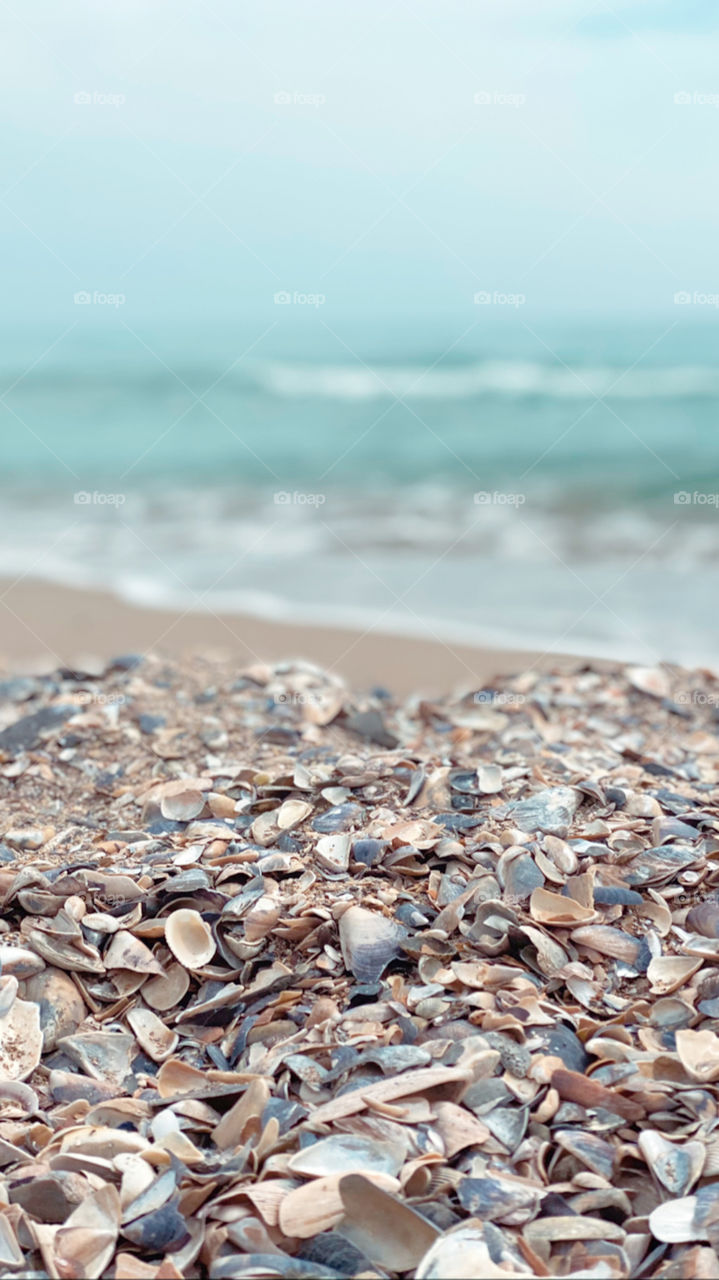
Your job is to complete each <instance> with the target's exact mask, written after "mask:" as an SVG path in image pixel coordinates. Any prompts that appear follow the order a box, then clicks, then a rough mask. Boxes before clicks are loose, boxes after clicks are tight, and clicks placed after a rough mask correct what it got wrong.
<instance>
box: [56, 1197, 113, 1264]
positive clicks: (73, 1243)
mask: <svg viewBox="0 0 719 1280" xmlns="http://www.w3.org/2000/svg"><path fill="white" fill-rule="evenodd" d="M119 1218H120V1198H119V1195H118V1192H117V1188H116V1187H114V1186H112V1185H110V1184H108V1185H106V1186H104V1187H102V1189H101V1190H100V1191H95V1192H93V1193H92V1194H91V1195H89V1196H88V1197H87V1198H86V1199H85V1200H83V1201H82V1203H81V1204H79V1205H78V1207H77V1208H76V1209H74V1210H73V1212H72V1213H71V1214H70V1216H69V1218H66V1219H65V1222H64V1223H63V1224H62V1226H60V1227H57V1228H56V1231H55V1235H54V1264H55V1266H56V1268H57V1274H58V1275H61V1276H83V1277H87V1280H100V1277H101V1276H104V1275H105V1274H106V1273H107V1269H108V1266H109V1264H110V1262H111V1260H112V1256H113V1254H114V1252H115V1245H116V1242H117V1232H118V1224H119Z"/></svg>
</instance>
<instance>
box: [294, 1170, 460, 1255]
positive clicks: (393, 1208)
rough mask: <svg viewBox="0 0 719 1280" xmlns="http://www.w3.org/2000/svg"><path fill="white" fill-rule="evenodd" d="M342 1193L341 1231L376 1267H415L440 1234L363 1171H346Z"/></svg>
mask: <svg viewBox="0 0 719 1280" xmlns="http://www.w3.org/2000/svg"><path fill="white" fill-rule="evenodd" d="M311 1185H315V1184H311ZM339 1193H340V1196H341V1203H342V1206H343V1208H344V1218H343V1219H342V1235H343V1236H344V1237H345V1239H347V1240H349V1241H350V1243H351V1244H353V1245H354V1246H355V1248H357V1249H360V1250H361V1252H362V1253H363V1254H365V1256H366V1257H368V1258H369V1259H370V1261H371V1262H372V1263H373V1264H374V1265H375V1266H376V1267H382V1268H385V1269H386V1270H387V1271H393V1272H397V1271H409V1270H411V1269H413V1268H414V1267H416V1266H417V1265H418V1264H419V1263H420V1262H421V1260H422V1258H423V1256H424V1254H425V1253H426V1252H427V1250H428V1249H429V1248H430V1246H431V1245H432V1244H433V1243H434V1241H435V1240H436V1239H437V1236H438V1235H439V1232H438V1230H437V1228H436V1227H435V1226H434V1225H433V1224H432V1223H431V1222H429V1221H428V1220H427V1219H426V1218H424V1217H422V1215H421V1214H419V1213H417V1212H416V1211H415V1210H414V1209H411V1208H410V1207H409V1205H407V1204H405V1203H403V1201H401V1200H399V1199H397V1198H396V1197H395V1196H392V1195H389V1194H388V1192H387V1191H386V1190H384V1189H383V1188H382V1187H381V1186H379V1185H375V1184H374V1182H370V1180H369V1178H367V1177H366V1176H365V1175H363V1174H359V1173H350V1174H346V1175H345V1176H344V1177H343V1178H341V1179H340V1182H339Z"/></svg>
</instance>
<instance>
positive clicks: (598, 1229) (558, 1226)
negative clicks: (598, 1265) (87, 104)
mask: <svg viewBox="0 0 719 1280" xmlns="http://www.w3.org/2000/svg"><path fill="white" fill-rule="evenodd" d="M522 1234H523V1235H524V1237H525V1239H526V1240H528V1241H529V1243H530V1244H532V1245H533V1244H535V1243H536V1244H539V1243H540V1242H545V1241H546V1242H549V1243H553V1242H554V1241H555V1240H624V1237H625V1235H626V1232H625V1231H624V1230H623V1229H622V1227H620V1226H618V1225H617V1223H616V1222H610V1221H609V1220H608V1219H606V1218H583V1217H581V1216H580V1215H579V1214H575V1215H574V1217H571V1218H570V1217H563V1216H559V1215H558V1216H557V1217H551V1218H535V1220H534V1222H528V1223H527V1225H526V1227H525V1228H524V1230H523V1233H522Z"/></svg>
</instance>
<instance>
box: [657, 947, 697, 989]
mask: <svg viewBox="0 0 719 1280" xmlns="http://www.w3.org/2000/svg"><path fill="white" fill-rule="evenodd" d="M701 967H702V961H701V960H692V958H691V957H690V956H654V958H653V959H652V960H651V961H650V963H649V967H648V968H647V978H648V979H649V981H650V983H651V990H652V993H653V994H655V995H660V996H666V995H670V994H671V993H672V992H673V991H678V990H679V988H680V987H683V986H684V984H685V982H688V981H689V979H690V978H691V977H692V975H693V974H695V973H696V972H697V970H699V969H701Z"/></svg>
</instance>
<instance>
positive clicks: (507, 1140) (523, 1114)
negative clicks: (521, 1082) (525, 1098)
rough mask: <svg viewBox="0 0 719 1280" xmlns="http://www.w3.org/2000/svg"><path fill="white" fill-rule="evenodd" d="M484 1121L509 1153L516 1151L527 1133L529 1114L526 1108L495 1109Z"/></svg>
mask: <svg viewBox="0 0 719 1280" xmlns="http://www.w3.org/2000/svg"><path fill="white" fill-rule="evenodd" d="M482 1120H483V1122H484V1124H486V1126H487V1128H488V1129H489V1131H490V1133H491V1134H492V1135H493V1136H494V1137H495V1138H497V1139H498V1141H499V1142H501V1143H502V1145H503V1146H505V1147H506V1148H507V1150H508V1151H516V1150H517V1147H518V1146H519V1144H520V1142H521V1141H522V1138H523V1137H524V1135H525V1133H526V1132H527V1122H528V1120H529V1113H528V1110H527V1108H526V1107H493V1108H492V1110H491V1111H488V1112H487V1113H486V1114H485V1115H484V1116H483V1117H482Z"/></svg>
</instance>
